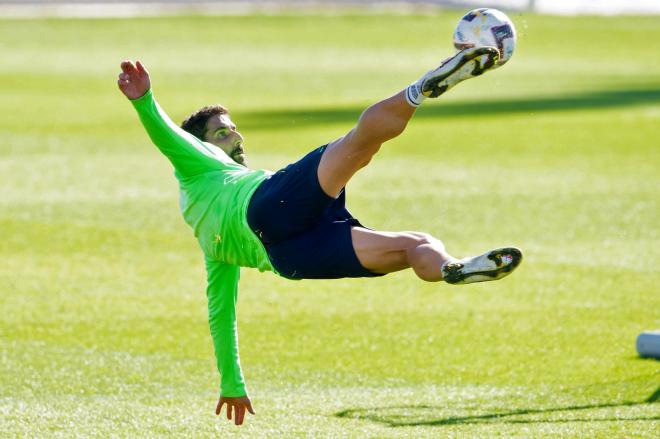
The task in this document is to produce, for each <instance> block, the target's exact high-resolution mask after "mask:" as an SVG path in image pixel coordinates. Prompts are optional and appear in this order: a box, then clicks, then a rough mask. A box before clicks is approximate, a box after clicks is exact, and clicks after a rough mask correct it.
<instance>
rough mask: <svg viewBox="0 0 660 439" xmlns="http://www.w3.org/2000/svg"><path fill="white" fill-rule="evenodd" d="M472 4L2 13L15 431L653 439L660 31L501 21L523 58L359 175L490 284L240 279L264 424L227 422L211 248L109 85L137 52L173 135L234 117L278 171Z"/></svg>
mask: <svg viewBox="0 0 660 439" xmlns="http://www.w3.org/2000/svg"><path fill="white" fill-rule="evenodd" d="M460 15H461V12H455V13H445V14H442V15H424V16H389V15H368V16H338V17H325V16H304V17H296V16H248V17H234V18H231V17H226V18H218V17H216V18H197V17H189V18H163V19H135V20H93V21H84V20H14V21H1V20H0V35H2V38H1V39H0V49H1V50H2V62H1V63H0V96H2V98H1V100H2V104H1V105H0V187H1V188H2V189H0V194H1V196H0V237H1V239H0V436H1V437H49V436H60V437H70V436H79V437H110V436H116V437H154V436H172V437H209V436H211V435H213V434H216V435H221V436H225V435H228V434H236V435H239V436H245V437H273V438H276V437H356V438H357V437H360V438H362V437H410V438H421V437H483V438H490V437H576V438H584V437H602V438H617V437H621V438H623V437H648V438H652V437H658V436H660V362H659V361H656V360H651V359H640V358H638V357H637V354H636V352H635V338H636V336H637V335H638V334H639V332H641V331H642V330H645V329H660V290H659V289H658V285H659V284H660V268H659V264H658V261H659V260H660V235H659V228H660V227H659V226H660V223H659V220H658V218H659V216H660V215H659V214H660V206H659V200H660V173H659V172H658V169H659V168H660V148H659V147H660V57H658V53H660V43H659V42H660V17H652V18H641V17H639V18H637V17H629V18H594V17H583V18H557V17H541V16H533V15H514V16H513V17H512V18H514V21H515V22H516V25H517V26H518V30H519V34H520V35H519V46H518V51H517V53H516V55H515V56H514V58H513V59H512V61H511V62H510V63H509V64H507V65H506V66H505V67H503V68H502V69H501V70H498V71H496V72H494V73H490V74H488V75H486V76H484V77H483V78H479V79H477V80H474V81H469V82H468V83H465V84H462V85H461V86H459V87H457V89H456V90H454V91H452V92H451V93H450V94H448V95H447V96H446V97H445V98H443V99H442V101H440V102H429V101H427V103H425V104H424V105H423V106H422V108H421V109H420V110H419V112H418V114H417V116H416V118H415V119H414V120H413V122H412V123H411V124H410V126H409V129H408V131H407V132H406V133H405V134H404V135H403V136H401V137H400V138H398V139H397V140H395V141H393V142H391V143H389V144H386V145H385V147H384V148H383V150H382V152H381V154H380V155H379V156H378V158H377V159H376V160H374V162H373V163H372V165H370V167H369V168H368V169H366V170H365V171H364V172H362V173H361V174H360V175H359V176H358V177H357V178H356V179H355V180H354V181H353V182H352V183H351V185H350V186H349V189H348V203H349V207H350V208H351V210H352V212H353V213H354V214H355V215H356V216H357V217H359V218H360V219H361V220H362V221H363V222H364V223H365V224H367V225H369V226H371V227H373V228H378V229H386V230H402V229H403V230H405V229H413V230H422V231H426V232H430V233H432V234H434V235H436V236H438V237H440V238H441V239H443V240H444V241H445V243H446V245H447V246H448V248H449V250H450V251H452V252H453V253H455V254H456V255H459V256H460V255H466V254H471V253H477V252H478V253H480V252H482V251H484V250H486V249H488V248H491V247H494V246H500V245H506V244H513V245H517V246H519V247H521V248H522V249H523V250H524V251H525V254H526V260H525V262H524V263H523V265H522V266H521V267H520V269H519V271H518V272H517V273H516V274H515V275H513V276H511V277H509V278H507V279H505V280H503V281H501V282H497V283H489V284H480V285H473V286H467V287H452V286H449V285H443V284H426V283H423V282H421V281H418V280H417V279H416V278H415V277H414V276H413V274H412V273H411V272H402V273H397V274H393V275H389V276H387V277H385V278H381V279H376V280H341V281H301V282H290V281H286V280H284V279H280V278H278V277H276V276H275V275H272V274H259V273H257V272H255V271H250V270H244V272H243V276H242V283H241V290H240V296H239V299H240V300H239V309H238V312H239V328H240V347H241V357H242V364H243V368H244V371H245V374H246V378H247V380H248V386H249V389H250V395H251V397H252V401H253V403H254V406H255V409H256V411H257V415H256V416H254V417H249V418H248V419H247V425H245V426H243V427H242V428H241V429H239V428H237V427H234V426H233V425H230V424H228V423H227V421H226V420H223V419H217V418H216V417H215V415H214V414H213V410H214V408H215V403H216V401H217V381H218V379H217V374H216V371H215V369H214V359H213V354H212V345H211V339H210V335H209V332H208V326H207V322H206V315H207V314H206V313H207V311H206V302H205V295H204V287H205V285H204V272H203V265H202V258H201V253H200V251H199V249H198V247H197V244H196V242H195V241H194V238H193V237H192V234H191V232H190V231H189V229H188V228H187V226H186V225H185V224H184V223H183V220H182V219H181V218H180V216H179V213H178V209H177V208H178V200H177V188H176V182H175V180H174V178H173V177H172V172H171V169H170V167H169V165H168V163H167V161H166V160H165V159H163V158H162V157H160V156H159V154H158V152H157V151H156V149H155V148H154V147H153V146H152V145H151V144H150V142H149V141H148V138H147V137H146V135H145V134H144V132H143V130H142V127H141V125H140V124H139V122H138V120H137V118H136V115H135V113H134V111H133V110H132V108H131V106H130V105H129V104H128V103H127V102H126V101H125V99H124V98H123V96H121V94H120V93H119V92H118V91H117V89H116V84H115V80H116V75H117V73H118V64H119V62H120V61H121V60H122V59H124V58H128V57H131V58H135V57H139V58H140V59H142V60H143V61H144V62H145V63H146V64H147V66H148V67H149V68H150V70H151V74H152V78H153V85H154V90H155V93H156V95H157V97H158V99H159V101H160V103H161V104H162V105H163V107H164V108H165V109H166V110H167V111H168V112H169V114H170V115H171V116H172V118H173V119H174V120H177V121H180V120H182V119H183V118H185V116H187V115H188V114H189V113H191V112H192V111H194V110H195V109H196V108H198V107H200V106H202V105H205V104H208V103H212V102H222V103H224V104H225V105H227V106H229V107H230V108H231V109H233V115H234V120H235V121H236V122H237V123H238V126H239V130H241V131H242V133H243V135H244V136H245V137H246V147H247V151H248V154H249V158H250V160H251V165H252V166H254V167H263V168H268V169H276V168H278V167H280V166H282V165H284V164H286V163H288V162H290V161H293V160H295V159H297V158H298V157H300V156H302V155H303V154H304V153H305V152H307V151H308V150H310V149H311V148H312V147H315V146H318V145H320V144H323V143H325V142H327V141H329V140H331V139H333V138H335V137H337V136H339V135H341V134H343V133H344V132H346V131H347V130H348V129H350V128H351V126H352V123H353V121H354V120H355V118H356V117H357V116H358V115H359V113H360V111H361V109H362V108H364V107H365V106H366V105H368V104H370V103H372V102H374V100H376V99H378V98H381V97H385V96H386V95H389V94H391V93H394V92H396V91H398V90H399V89H401V88H403V87H404V86H405V85H407V84H409V83H410V82H412V81H413V80H415V79H416V78H417V77H419V75H420V74H422V73H423V72H425V71H426V70H428V69H429V68H431V67H432V66H433V65H434V64H436V63H437V62H438V61H439V60H440V59H442V58H443V57H444V56H445V55H446V54H448V53H451V50H452V49H451V45H450V41H449V40H450V38H449V37H450V35H451V31H452V29H453V24H454V23H455V21H456V20H457V19H458V18H459V17H460Z"/></svg>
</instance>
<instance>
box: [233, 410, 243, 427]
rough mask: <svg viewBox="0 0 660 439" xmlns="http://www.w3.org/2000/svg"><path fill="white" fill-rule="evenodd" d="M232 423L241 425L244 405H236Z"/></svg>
mask: <svg viewBox="0 0 660 439" xmlns="http://www.w3.org/2000/svg"><path fill="white" fill-rule="evenodd" d="M234 415H235V416H234V423H235V424H236V425H241V424H242V423H243V418H244V417H245V407H243V406H238V407H236V412H235V413H234Z"/></svg>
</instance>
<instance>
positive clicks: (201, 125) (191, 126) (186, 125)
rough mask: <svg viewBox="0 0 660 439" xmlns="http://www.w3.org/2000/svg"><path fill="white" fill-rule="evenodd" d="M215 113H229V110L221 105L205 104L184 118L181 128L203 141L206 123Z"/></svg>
mask: <svg viewBox="0 0 660 439" xmlns="http://www.w3.org/2000/svg"><path fill="white" fill-rule="evenodd" d="M217 114H229V110H228V109H226V108H225V107H223V106H222V105H217V104H216V105H207V106H206V107H202V108H200V109H199V110H197V111H195V112H194V113H193V114H191V115H190V116H189V117H188V119H186V120H184V121H183V123H182V124H181V128H183V129H184V130H186V131H188V132H189V133H190V134H192V135H193V136H195V137H197V138H198V139H199V140H201V141H204V140H205V139H204V135H205V134H206V124H207V123H208V121H209V119H210V118H211V117H212V116H215V115H217Z"/></svg>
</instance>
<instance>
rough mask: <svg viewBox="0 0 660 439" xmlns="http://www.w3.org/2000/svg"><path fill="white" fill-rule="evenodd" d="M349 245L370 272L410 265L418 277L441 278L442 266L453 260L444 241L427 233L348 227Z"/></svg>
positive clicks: (386, 271)
mask: <svg viewBox="0 0 660 439" xmlns="http://www.w3.org/2000/svg"><path fill="white" fill-rule="evenodd" d="M351 238H352V240H353V248H354V249H355V254H356V255H357V257H358V260H359V261H360V263H361V264H362V266H363V267H364V268H366V269H367V270H369V271H373V272H374V273H381V274H385V273H392V272H394V271H399V270H404V269H406V268H412V269H413V270H414V271H415V274H416V275H417V276H418V277H419V278H420V279H422V280H425V281H428V282H438V281H441V280H443V275H442V266H443V265H444V264H445V263H446V262H449V261H452V260H454V258H453V257H451V256H450V255H449V254H448V253H447V252H446V250H445V246H444V244H443V243H442V242H441V241H440V240H438V239H436V238H434V237H433V236H431V235H429V234H427V233H421V232H377V231H375V230H369V229H365V228H362V227H353V228H352V229H351Z"/></svg>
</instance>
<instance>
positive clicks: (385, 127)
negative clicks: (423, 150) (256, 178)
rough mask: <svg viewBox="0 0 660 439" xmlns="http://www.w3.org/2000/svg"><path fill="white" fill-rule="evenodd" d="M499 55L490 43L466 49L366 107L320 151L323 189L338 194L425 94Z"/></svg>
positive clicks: (480, 69)
mask: <svg viewBox="0 0 660 439" xmlns="http://www.w3.org/2000/svg"><path fill="white" fill-rule="evenodd" d="M498 57H499V52H498V51H497V49H495V48H492V47H481V48H469V49H465V50H463V51H461V52H459V53H458V54H457V55H454V56H453V57H451V58H448V59H447V60H445V61H443V62H442V64H441V65H440V67H438V68H437V69H435V70H431V71H430V72H428V73H427V74H425V75H424V76H422V77H421V78H420V79H419V80H418V81H416V82H414V83H413V84H411V85H410V86H409V87H407V88H406V89H405V90H402V91H400V92H399V93H397V94H395V95H394V96H392V97H390V98H387V99H385V100H383V101H380V102H378V103H376V104H374V105H372V106H370V107H369V108H367V109H366V110H365V111H364V112H363V113H362V115H361V116H360V118H359V120H358V122H357V125H356V126H355V128H353V129H352V130H351V131H350V132H349V133H348V134H346V135H345V136H344V137H342V138H340V139H337V140H335V141H334V142H331V143H330V144H329V145H328V147H327V148H326V150H325V152H324V153H323V156H322V157H321V162H320V163H319V169H318V177H319V182H320V184H321V188H323V191H324V192H325V193H326V194H328V195H330V196H331V197H336V196H338V195H339V193H340V192H341V190H342V188H343V187H344V186H346V183H348V181H349V180H350V179H351V178H352V177H353V175H355V173H356V172H357V171H359V170H360V169H361V168H363V167H365V166H366V165H367V164H368V163H369V162H370V161H371V158H372V157H373V156H374V154H376V153H377V152H378V150H379V149H380V146H381V145H382V144H383V143H384V142H386V141H388V140H390V139H393V138H395V137H397V136H398V135H399V134H401V133H402V132H403V130H404V129H405V128H406V125H407V124H408V121H409V120H410V118H411V117H412V116H413V114H415V109H416V108H417V106H418V105H419V104H421V102H422V101H423V100H424V99H425V98H427V97H431V98H434V97H438V96H440V95H442V94H443V93H445V92H446V91H447V90H449V89H450V88H451V87H453V86H454V85H456V84H458V83H459V82H461V81H463V80H465V79H469V78H473V77H475V76H478V75H481V74H482V73H483V72H485V71H487V70H488V69H490V68H492V67H493V65H495V63H496V62H497V59H498Z"/></svg>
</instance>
